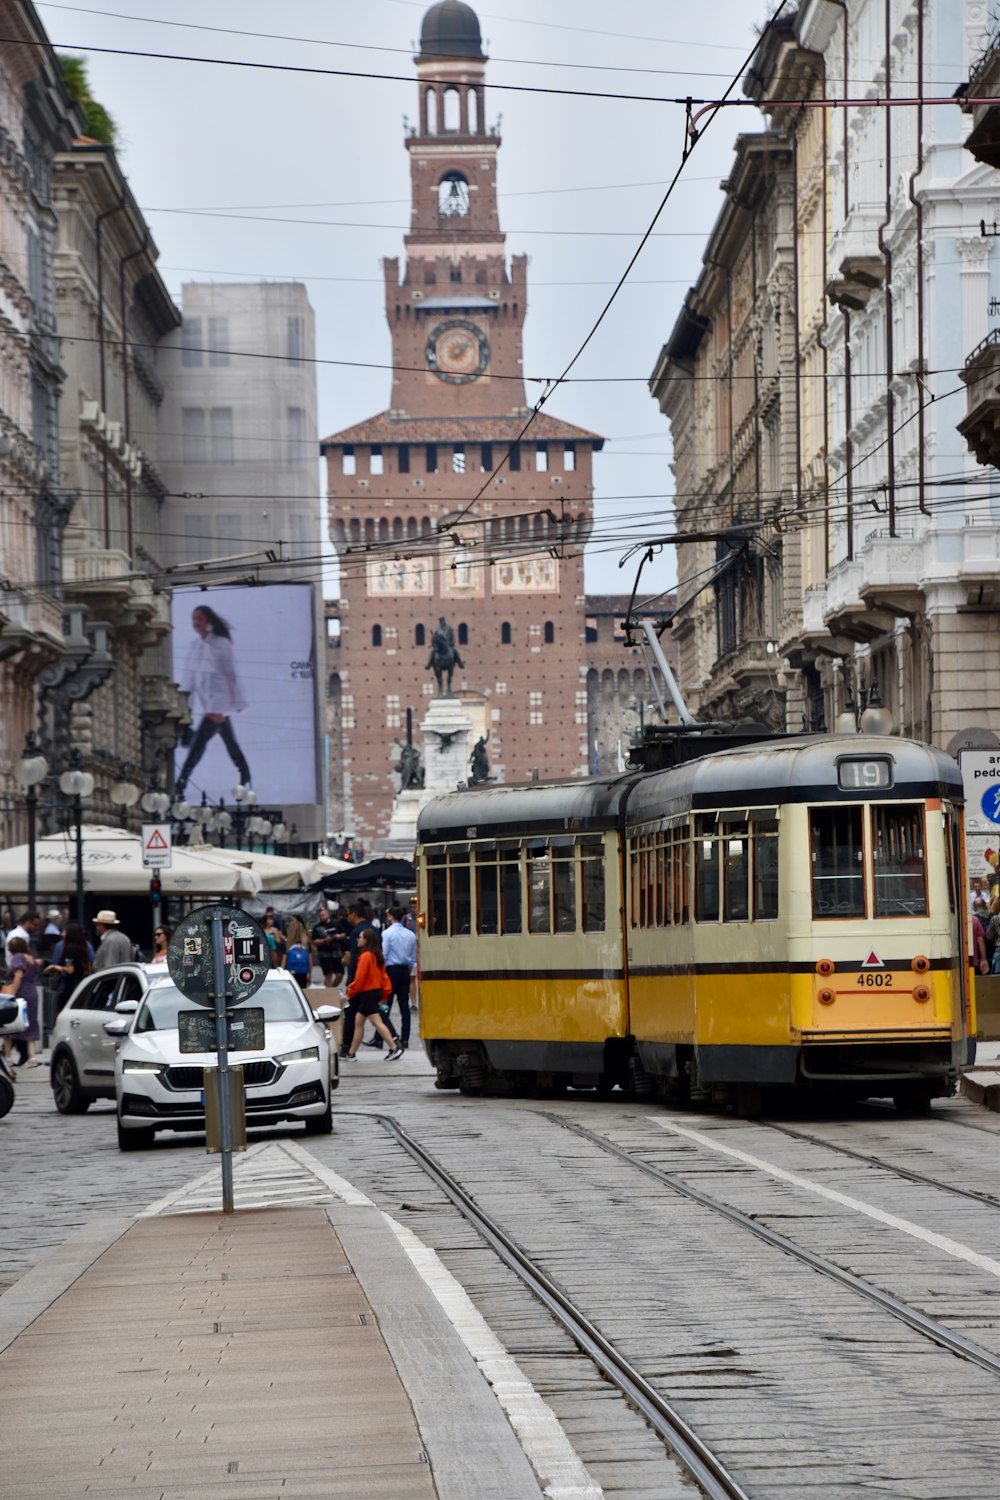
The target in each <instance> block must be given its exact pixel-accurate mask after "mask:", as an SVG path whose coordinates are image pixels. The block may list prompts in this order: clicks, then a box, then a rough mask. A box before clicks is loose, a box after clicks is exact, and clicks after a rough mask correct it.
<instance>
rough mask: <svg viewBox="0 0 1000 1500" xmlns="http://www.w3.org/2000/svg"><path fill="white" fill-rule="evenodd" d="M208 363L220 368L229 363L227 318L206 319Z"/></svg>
mask: <svg viewBox="0 0 1000 1500" xmlns="http://www.w3.org/2000/svg"><path fill="white" fill-rule="evenodd" d="M208 363H209V365H210V366H212V367H213V368H214V369H217V370H221V369H225V367H226V366H227V365H228V364H229V319H228V318H209V320H208Z"/></svg>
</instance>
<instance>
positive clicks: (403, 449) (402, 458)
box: [397, 443, 410, 474]
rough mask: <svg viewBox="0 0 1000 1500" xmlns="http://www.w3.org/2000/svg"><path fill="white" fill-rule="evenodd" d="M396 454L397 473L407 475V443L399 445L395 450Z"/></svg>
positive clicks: (408, 451)
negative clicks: (397, 459) (397, 460)
mask: <svg viewBox="0 0 1000 1500" xmlns="http://www.w3.org/2000/svg"><path fill="white" fill-rule="evenodd" d="M397 454H398V458H399V472H400V473H401V474H409V472H410V445H409V443H400V445H399V448H398V449H397Z"/></svg>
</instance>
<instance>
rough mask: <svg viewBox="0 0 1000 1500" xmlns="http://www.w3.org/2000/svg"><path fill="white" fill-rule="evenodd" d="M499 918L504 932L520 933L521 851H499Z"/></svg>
mask: <svg viewBox="0 0 1000 1500" xmlns="http://www.w3.org/2000/svg"><path fill="white" fill-rule="evenodd" d="M499 854H500V917H501V926H502V928H503V930H504V932H520V931H521V851H520V848H519V847H518V846H517V845H515V846H514V847H513V848H509V849H504V848H502V847H501V849H500V851H499Z"/></svg>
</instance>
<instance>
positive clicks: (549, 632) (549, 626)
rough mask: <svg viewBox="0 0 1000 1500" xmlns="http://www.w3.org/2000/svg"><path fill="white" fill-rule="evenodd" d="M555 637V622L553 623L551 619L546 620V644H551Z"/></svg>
mask: <svg viewBox="0 0 1000 1500" xmlns="http://www.w3.org/2000/svg"><path fill="white" fill-rule="evenodd" d="M555 638H556V627H555V626H554V625H553V623H552V621H551V620H546V621H545V644H546V646H551V645H552V642H553V641H554V640H555Z"/></svg>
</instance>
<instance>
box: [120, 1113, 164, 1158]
mask: <svg viewBox="0 0 1000 1500" xmlns="http://www.w3.org/2000/svg"><path fill="white" fill-rule="evenodd" d="M116 1124H117V1126H118V1149H119V1151H146V1150H148V1148H149V1147H150V1146H151V1145H152V1144H153V1142H154V1140H155V1139H156V1131H155V1130H150V1129H149V1128H148V1127H147V1126H145V1125H142V1126H140V1127H139V1129H138V1130H127V1129H126V1128H125V1126H124V1125H123V1124H122V1117H121V1115H118V1116H117V1117H116Z"/></svg>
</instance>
